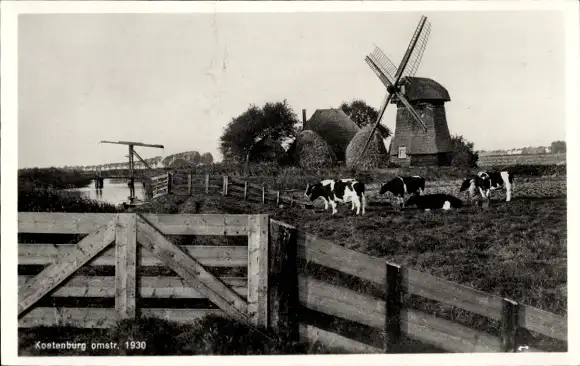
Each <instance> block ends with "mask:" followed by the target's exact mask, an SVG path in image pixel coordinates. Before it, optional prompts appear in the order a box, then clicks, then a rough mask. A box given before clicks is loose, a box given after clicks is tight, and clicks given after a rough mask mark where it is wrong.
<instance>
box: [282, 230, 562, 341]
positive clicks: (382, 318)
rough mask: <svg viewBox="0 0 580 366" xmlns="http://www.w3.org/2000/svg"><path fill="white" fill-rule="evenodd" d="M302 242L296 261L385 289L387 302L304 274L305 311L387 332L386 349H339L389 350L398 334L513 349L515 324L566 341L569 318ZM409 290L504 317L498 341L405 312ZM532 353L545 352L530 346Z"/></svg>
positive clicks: (313, 332)
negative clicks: (404, 303) (343, 274)
mask: <svg viewBox="0 0 580 366" xmlns="http://www.w3.org/2000/svg"><path fill="white" fill-rule="evenodd" d="M293 230H295V229H293ZM297 237H298V239H297V247H298V257H299V258H302V259H304V260H306V261H308V262H313V263H316V264H318V265H321V266H324V267H328V268H331V269H333V270H336V271H340V272H343V273H346V274H348V275H351V276H354V277H358V278H361V279H364V280H366V281H370V282H374V283H376V284H379V285H380V286H382V287H383V288H384V289H385V291H384V298H375V297H371V296H369V295H366V294H360V293H357V292H355V291H353V290H350V289H347V288H344V287H340V286H336V285H332V284H329V283H325V282H323V281H320V280H317V279H314V278H312V277H307V276H300V279H299V283H300V301H301V303H302V304H303V305H304V306H306V307H307V308H310V309H313V310H317V311H319V312H323V313H326V314H330V315H334V316H337V317H341V318H344V319H348V320H351V321H354V322H358V323H361V324H365V325H368V326H370V327H373V328H377V329H381V330H384V332H385V334H387V337H386V342H385V344H384V346H383V348H382V349H379V348H375V347H371V346H369V345H365V344H361V343H360V342H356V341H352V340H348V339H347V338H344V337H342V338H340V339H341V341H340V343H341V344H342V346H343V347H345V348H347V349H349V350H351V351H353V352H359V351H363V350H364V351H370V352H388V350H389V348H391V347H392V345H393V344H394V343H396V342H397V341H398V338H399V335H400V334H405V335H406V336H408V337H410V338H413V339H416V340H419V341H421V342H424V343H426V344H431V345H434V346H437V347H439V348H441V349H444V350H447V351H451V352H502V351H503V352H513V351H514V350H515V349H516V348H517V347H518V346H519V345H520V344H518V343H517V339H516V331H517V329H518V327H521V328H524V329H527V330H530V331H534V332H537V333H540V334H543V335H545V336H548V337H550V338H555V339H559V340H562V341H567V329H568V328H567V320H566V318H564V317H561V316H558V315H555V314H552V313H549V312H546V311H543V310H540V309H537V308H534V307H531V306H526V305H523V304H519V303H517V302H515V301H513V300H510V299H506V298H502V297H499V296H496V295H492V294H488V293H485V292H483V291H479V290H476V289H474V288H470V287H467V286H463V285H460V284H457V283H453V282H450V281H447V280H444V279H441V278H437V277H434V276H431V275H428V274H425V273H422V272H419V271H416V270H414V269H410V268H404V267H401V266H398V265H396V264H391V263H389V262H386V261H384V260H382V259H378V258H374V257H371V256H368V255H365V254H362V253H359V252H356V251H353V250H348V249H346V248H344V247H342V246H338V245H335V244H333V243H331V242H329V241H327V240H323V239H318V238H316V237H314V236H312V235H310V234H307V233H303V232H298V235H297ZM404 293H407V294H414V295H418V296H420V297H423V298H427V299H431V300H436V301H438V302H441V303H444V304H447V305H452V306H454V307H457V308H460V309H464V310H467V311H469V312H472V313H475V314H479V315H483V316H485V317H488V318H490V319H494V320H499V321H500V324H501V325H500V333H501V337H496V336H493V335H490V334H487V333H484V332H480V331H477V330H474V329H470V328H468V327H466V326H464V325H461V324H458V323H455V322H453V321H450V320H446V319H442V318H437V317H434V316H432V315H429V314H425V313H423V312H420V311H417V310H414V309H409V308H404V306H402V297H403V294H404ZM303 335H304V336H305V337H307V338H311V339H318V340H321V341H327V342H332V341H333V339H334V337H335V335H334V334H332V333H329V332H327V331H322V330H320V329H317V328H316V327H313V326H307V327H306V328H304V329H303ZM529 351H537V352H542V351H539V350H537V349H534V348H533V347H532V348H530V349H529Z"/></svg>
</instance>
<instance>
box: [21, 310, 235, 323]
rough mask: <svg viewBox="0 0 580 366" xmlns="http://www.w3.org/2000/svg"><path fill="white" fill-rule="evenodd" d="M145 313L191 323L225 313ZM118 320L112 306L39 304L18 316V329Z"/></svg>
mask: <svg viewBox="0 0 580 366" xmlns="http://www.w3.org/2000/svg"><path fill="white" fill-rule="evenodd" d="M141 315H142V316H154V317H157V318H163V319H167V320H172V321H176V322H179V323H192V322H193V321H195V320H197V319H201V318H203V317H205V316H207V315H221V316H225V315H224V312H223V311H221V310H216V309H147V308H145V309H141ZM116 322H117V313H116V312H115V309H112V308H52V307H39V308H35V309H32V310H31V311H30V312H29V313H27V314H26V315H24V316H23V317H21V318H20V319H18V328H32V327H39V326H69V327H75V328H111V327H113V326H114V325H115V324H116Z"/></svg>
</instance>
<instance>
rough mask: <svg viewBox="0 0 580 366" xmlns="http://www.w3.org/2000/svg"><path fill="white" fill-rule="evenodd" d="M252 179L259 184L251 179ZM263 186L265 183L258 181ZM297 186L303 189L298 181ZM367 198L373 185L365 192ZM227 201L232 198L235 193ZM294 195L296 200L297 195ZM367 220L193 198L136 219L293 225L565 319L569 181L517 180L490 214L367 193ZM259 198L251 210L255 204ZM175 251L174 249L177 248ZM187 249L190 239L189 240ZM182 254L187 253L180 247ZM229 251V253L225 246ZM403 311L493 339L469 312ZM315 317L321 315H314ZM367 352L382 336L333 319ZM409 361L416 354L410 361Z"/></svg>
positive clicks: (329, 277) (442, 186)
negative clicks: (175, 215)
mask: <svg viewBox="0 0 580 366" xmlns="http://www.w3.org/2000/svg"><path fill="white" fill-rule="evenodd" d="M256 179H259V178H256ZM264 180H265V181H269V180H271V178H268V177H265V178H264ZM296 180H300V177H297V178H296ZM460 184H461V179H448V180H439V181H430V182H428V183H427V193H435V192H446V193H450V194H454V195H456V196H458V197H462V198H464V197H463V196H462V195H460V193H459V186H460ZM369 186H370V187H369V188H370V189H371V190H373V191H374V190H376V189H378V187H379V185H378V184H376V183H375V184H370V185H369ZM232 194H234V193H233V192H232ZM297 194H298V195H301V194H302V190H300V191H297ZM368 196H369V198H368V201H369V203H368V208H367V214H366V215H365V216H364V217H356V216H355V215H353V213H352V212H351V211H350V204H349V205H340V206H339V213H338V214H337V215H335V216H331V215H330V211H327V212H324V210H323V206H324V205H323V204H322V202H320V201H317V202H316V205H315V208H314V209H313V210H308V209H306V210H305V209H302V208H299V207H287V208H276V207H274V206H273V205H262V204H260V203H251V202H244V201H241V200H240V199H239V198H238V197H223V196H221V195H219V194H214V195H210V196H205V195H196V196H193V197H190V198H188V197H183V196H181V197H164V198H160V199H159V200H158V202H156V203H153V204H149V205H145V206H144V207H141V208H140V210H143V211H155V212H166V210H168V209H169V210H172V212H180V213H193V212H194V206H195V205H194V202H196V201H199V202H201V203H202V213H223V212H228V213H233V214H236V213H238V214H243V213H248V214H249V213H267V214H270V215H271V216H272V217H273V218H276V219H278V220H281V221H284V222H287V223H290V224H293V225H295V226H297V227H298V228H300V229H303V230H305V231H307V232H309V233H311V234H314V235H316V236H317V237H320V238H324V239H328V240H331V241H333V242H334V243H336V244H340V245H343V246H345V247H347V248H350V249H353V250H357V251H360V252H363V253H366V254H369V255H372V256H375V257H379V258H385V259H388V260H390V261H393V262H395V263H398V264H401V265H403V266H406V267H410V268H414V269H417V270H420V271H422V272H426V273H429V274H432V275H434V276H438V277H441V278H445V279H447V280H450V281H454V282H458V283H461V284H464V285H468V286H471V287H474V288H477V289H480V290H482V291H486V292H489V293H492V294H496V295H500V296H505V297H508V298H511V299H514V300H516V301H518V302H521V303H523V304H526V305H531V306H534V307H538V308H540V309H542V310H546V311H550V312H553V313H556V314H559V315H562V316H566V315H567V306H566V303H567V278H566V275H567V274H566V271H567V262H566V243H567V241H566V239H567V226H566V180H565V177H562V176H540V177H533V176H529V177H520V178H518V180H517V181H516V186H515V193H514V198H513V199H512V201H511V202H509V203H506V202H504V200H505V194H504V193H502V192H494V193H493V195H492V198H493V199H492V202H491V206H490V208H489V209H487V210H485V209H482V208H481V207H477V206H467V207H464V208H462V209H459V210H450V211H430V212H424V211H418V210H416V209H408V210H403V211H400V210H397V209H394V208H393V206H392V200H391V199H389V198H388V197H378V196H377V194H376V191H374V192H371V193H369V195H368ZM258 199H259V197H258V196H256V197H255V200H256V201H258ZM176 240H177V242H179V239H178V238H176ZM188 240H190V239H188ZM206 240H207V241H211V244H213V245H219V244H220V243H221V242H222V241H223V240H224V239H223V238H204V239H203V241H201V240H200V239H196V242H197V243H199V244H209V243H208V242H206ZM180 244H185V243H184V242H180ZM230 244H231V243H230ZM304 270H305V271H306V272H307V273H309V274H313V275H314V276H315V277H319V278H321V279H324V280H326V281H329V282H332V283H336V284H340V285H342V286H345V287H349V288H352V289H355V290H357V291H359V292H363V293H369V294H375V295H376V296H378V295H377V293H378V290H377V289H376V288H375V287H374V286H373V285H372V284H369V283H365V282H364V281H358V280H356V279H354V278H350V277H349V276H341V275H340V274H339V273H337V272H333V271H325V270H322V269H320V268H315V266H312V265H310V266H307V267H306V268H304ZM407 301H408V305H409V306H411V307H414V308H417V309H419V310H423V311H426V312H428V313H430V314H433V315H437V316H440V317H444V318H448V319H451V320H454V321H456V322H459V323H462V324H464V325H466V326H469V327H472V328H475V329H479V330H482V331H486V332H488V333H491V334H496V335H497V334H498V332H499V328H498V326H499V324H498V323H497V322H494V321H491V320H488V319H485V318H483V317H480V316H477V315H474V314H471V313H469V312H466V311H463V310H460V309H457V308H453V307H451V306H446V305H442V304H439V303H434V302H430V301H427V300H425V299H417V298H413V297H409V298H408V299H407ZM318 315H319V314H318ZM324 326H325V327H326V328H329V329H330V330H337V329H339V330H341V331H342V332H343V333H344V332H346V333H347V334H351V336H352V337H353V338H355V339H358V340H360V341H364V342H367V343H369V344H380V342H381V335H380V334H377V333H376V332H375V333H373V332H372V331H370V330H369V329H365V328H364V327H361V328H359V331H356V330H355V329H357V327H356V326H355V325H353V324H348V323H347V322H344V321H342V320H340V319H336V318H335V319H330V320H328V323H327V324H325V325H324ZM530 337H531V338H530V339H531V341H530V344H535V345H536V346H538V347H540V348H544V349H548V350H563V349H565V348H566V345H565V344H563V343H562V342H557V341H553V340H549V339H547V338H544V337H542V336H540V335H538V334H533V335H531V336H530ZM414 349H415V350H414V351H409V352H419V351H416V348H414Z"/></svg>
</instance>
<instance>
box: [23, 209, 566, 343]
mask: <svg viewBox="0 0 580 366" xmlns="http://www.w3.org/2000/svg"><path fill="white" fill-rule="evenodd" d="M18 230H19V233H35V234H55V233H59V234H88V235H87V236H86V237H84V238H83V239H82V240H81V241H80V242H79V243H78V244H46V243H44V242H42V243H21V244H19V245H18V264H19V266H30V265H44V266H46V267H45V269H44V270H42V271H41V272H40V273H38V274H36V275H19V277H18V282H19V294H18V295H19V307H18V309H19V311H18V313H19V327H32V326H40V325H68V326H75V327H90V328H93V327H110V326H112V325H113V324H115V322H116V321H117V320H118V319H123V318H134V317H136V316H138V315H153V316H157V317H161V318H165V319H169V320H174V321H179V322H186V323H188V322H192V321H193V320H195V319H198V318H200V317H203V316H205V315H208V314H220V315H223V316H228V317H231V318H233V319H236V320H238V321H241V322H244V323H246V324H249V325H251V326H254V327H264V328H270V329H274V330H278V331H281V332H283V333H284V334H287V335H289V337H291V338H292V337H294V338H296V339H302V340H305V341H310V342H315V341H318V342H322V343H324V344H326V345H328V346H329V347H339V348H343V349H346V350H348V351H351V352H363V353H373V352H391V351H392V349H393V347H394V346H395V345H396V344H397V342H399V341H400V339H401V337H402V336H403V335H404V336H407V337H409V338H412V339H415V340H418V341H420V342H423V343H425V344H430V345H433V346H436V347H438V348H440V349H443V350H446V351H450V352H514V351H515V350H516V349H517V347H518V346H519V345H521V344H520V343H518V342H519V340H518V337H517V336H516V333H517V331H518V330H519V328H523V329H527V330H529V331H533V332H537V333H540V334H543V335H545V336H547V337H550V338H555V339H558V340H560V341H564V342H567V338H568V337H567V331H568V328H567V319H566V318H565V317H561V316H558V315H555V314H552V313H549V312H546V311H543V310H540V309H537V308H534V307H530V306H526V305H523V304H519V303H517V302H516V301H513V300H511V299H506V298H502V297H499V296H496V295H492V294H488V293H485V292H483V291H479V290H476V289H473V288H470V287H467V286H463V285H460V284H457V283H453V282H450V281H447V280H444V279H441V278H437V277H434V276H431V275H428V274H425V273H422V272H419V271H416V270H414V269H411V268H404V267H401V266H399V265H397V264H393V263H389V262H387V261H385V260H383V259H379V258H374V257H371V256H368V255H365V254H363V253H360V252H356V251H353V250H349V249H346V248H344V247H342V246H339V245H336V244H333V243H331V242H329V241H327V240H323V239H319V238H316V237H315V236H313V235H311V234H308V233H305V232H303V231H300V230H297V229H296V228H295V227H293V226H291V225H288V224H285V223H283V222H279V221H276V220H270V219H269V217H268V216H267V215H185V214H162V215H161V214H134V213H123V214H88V213H87V214H78V213H39V212H38V213H37V212H34V213H32V212H21V213H19V216H18ZM165 235H185V236H187V235H203V236H207V235H219V236H242V237H243V236H245V237H247V243H248V245H247V246H229V245H224V246H204V245H182V246H178V245H175V244H173V243H172V242H171V241H169V240H168V239H167V238H166V237H165ZM137 243H139V244H140V246H141V248H142V249H143V250H137V246H138V245H137ZM111 244H112V245H113V247H111V248H107V247H108V246H109V245H111ZM300 261H302V262H305V263H306V264H309V263H314V264H316V265H318V266H322V267H326V268H329V269H331V270H334V271H338V272H341V273H343V274H346V275H350V276H353V277H357V278H360V279H362V280H364V281H367V282H369V283H374V284H377V285H379V287H380V288H382V289H384V290H383V291H381V292H382V296H379V297H376V296H371V295H369V294H366V293H360V292H357V291H354V290H353V289H350V288H347V287H343V286H341V285H337V284H332V283H330V282H327V281H324V280H321V279H319V278H315V277H313V276H312V275H311V274H308V272H307V271H305V270H300V268H302V267H300V266H299V265H298V264H297V263H298V262H300ZM83 266H88V267H92V268H93V269H94V268H96V267H99V266H114V267H115V275H114V276H102V275H101V276H96V275H91V273H90V271H89V273H88V274H78V272H77V270H79V268H80V267H83ZM153 267H168V268H169V269H171V270H173V272H174V273H176V274H177V276H175V275H171V276H162V275H155V276H153V275H149V276H141V277H140V278H139V280H137V273H138V271H137V269H139V270H140V271H142V270H143V269H147V268H153ZM206 267H222V268H223V267H230V268H232V267H238V268H239V267H245V269H246V271H247V272H246V276H244V277H241V276H234V277H230V276H222V277H217V276H215V275H213V274H212V273H211V272H210V271H209V270H208V269H207V268H206ZM408 294H414V295H417V296H420V297H422V298H427V299H431V300H435V301H437V302H440V303H443V304H447V305H452V306H454V307H457V308H460V309H464V310H466V311H468V312H471V313H474V314H479V315H482V316H485V317H487V318H490V319H493V320H496V321H499V324H500V326H499V327H500V332H499V334H500V336H497V335H492V334H487V333H485V332H482V331H479V330H475V329H471V328H469V327H467V326H465V325H462V324H459V323H456V322H454V321H452V320H448V319H443V318H439V317H436V316H433V315H430V314H427V313H424V312H422V311H419V310H416V309H412V308H409V307H408V306H407V305H406V304H405V302H404V300H403V298H404V296H405V295H408ZM137 296H140V297H141V298H142V299H151V298H162V299H167V301H171V300H169V299H176V298H177V299H208V300H209V301H211V302H212V303H213V304H215V305H217V307H218V308H219V309H171V308H170V307H168V308H166V309H154V308H139V309H137V308H136V302H135V298H136V297H137ZM43 297H50V298H52V299H55V298H70V297H72V298H114V300H115V307H114V308H94V307H90V308H66V307H60V308H58V307H47V306H45V305H43V306H40V307H34V305H35V304H36V303H37V302H38V301H39V300H40V299H41V298H43ZM167 304H169V302H168V303H167ZM301 307H305V308H307V309H311V310H314V311H317V312H320V313H325V314H328V315H331V316H334V317H337V318H342V319H346V320H349V321H352V322H356V323H360V324H363V325H366V326H368V327H371V328H375V329H377V330H380V331H382V332H383V333H384V334H385V337H384V342H383V345H382V346H381V347H377V345H376V344H374V345H371V344H366V343H364V342H361V341H358V340H354V339H350V338H348V337H346V336H344V335H341V334H337V333H335V332H332V331H329V330H325V329H321V328H320V327H317V326H314V325H312V324H311V323H309V322H308V321H305V320H304V319H303V318H301V316H300V314H301V313H302V311H301ZM528 351H540V350H539V349H536V348H534V347H530V349H529V350H528Z"/></svg>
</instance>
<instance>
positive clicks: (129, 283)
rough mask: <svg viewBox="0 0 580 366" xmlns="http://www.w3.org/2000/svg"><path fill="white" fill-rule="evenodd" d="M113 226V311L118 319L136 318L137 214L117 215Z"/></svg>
mask: <svg viewBox="0 0 580 366" xmlns="http://www.w3.org/2000/svg"><path fill="white" fill-rule="evenodd" d="M116 221H117V222H116V225H115V309H116V312H117V316H118V317H119V319H134V318H135V316H136V309H135V297H136V282H137V281H136V276H137V273H136V272H137V214H134V213H131V214H118V215H117V217H116Z"/></svg>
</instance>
